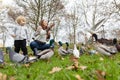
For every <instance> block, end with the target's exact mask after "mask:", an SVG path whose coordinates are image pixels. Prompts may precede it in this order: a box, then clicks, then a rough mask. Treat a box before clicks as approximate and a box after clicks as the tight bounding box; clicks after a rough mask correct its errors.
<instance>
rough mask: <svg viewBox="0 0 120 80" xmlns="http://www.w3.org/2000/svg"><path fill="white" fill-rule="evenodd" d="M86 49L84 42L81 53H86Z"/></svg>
mask: <svg viewBox="0 0 120 80" xmlns="http://www.w3.org/2000/svg"><path fill="white" fill-rule="evenodd" d="M85 51H86V48H85V45H84V44H83V43H82V44H81V47H80V50H79V52H80V53H81V54H84V53H85Z"/></svg>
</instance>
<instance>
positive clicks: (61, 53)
mask: <svg viewBox="0 0 120 80" xmlns="http://www.w3.org/2000/svg"><path fill="white" fill-rule="evenodd" d="M58 44H59V48H58V54H59V55H60V56H65V55H67V54H68V52H67V51H66V50H65V49H63V43H62V42H61V41H59V42H58Z"/></svg>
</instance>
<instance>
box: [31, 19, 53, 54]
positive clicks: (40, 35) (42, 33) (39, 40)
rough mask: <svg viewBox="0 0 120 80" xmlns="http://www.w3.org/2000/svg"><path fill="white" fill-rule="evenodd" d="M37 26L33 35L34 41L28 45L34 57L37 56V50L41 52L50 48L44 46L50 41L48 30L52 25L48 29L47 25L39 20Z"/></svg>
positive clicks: (48, 45) (47, 45)
mask: <svg viewBox="0 0 120 80" xmlns="http://www.w3.org/2000/svg"><path fill="white" fill-rule="evenodd" d="M39 25H40V26H39V27H37V30H36V32H35V34H34V38H33V39H34V41H32V42H31V43H30V47H31V49H32V50H33V53H34V55H37V54H38V50H41V51H43V50H45V49H49V48H50V44H46V42H48V40H49V39H50V29H51V28H52V27H53V26H54V24H51V25H50V27H48V26H47V25H48V23H47V22H46V21H45V20H41V21H40V23H39Z"/></svg>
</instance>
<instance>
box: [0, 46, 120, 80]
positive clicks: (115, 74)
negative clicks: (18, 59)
mask: <svg viewBox="0 0 120 80" xmlns="http://www.w3.org/2000/svg"><path fill="white" fill-rule="evenodd" d="M55 49H56V48H55ZM29 53H30V54H31V53H32V51H31V50H30V49H29ZM69 57H70V56H69V55H68V56H65V57H64V60H61V59H60V58H59V57H58V54H57V49H56V50H55V55H54V56H53V57H52V58H51V59H50V62H49V63H47V62H46V61H44V60H39V61H37V62H35V63H32V64H31V65H30V66H29V67H25V66H24V65H23V64H14V63H12V62H10V61H9V57H8V54H5V62H6V64H5V65H4V66H3V67H1V66H0V72H1V73H3V74H6V75H7V76H8V80H9V78H10V77H11V76H13V77H14V78H15V79H16V80H77V79H76V78H75V75H76V74H79V75H80V76H81V78H82V79H84V80H97V75H96V70H101V71H104V72H106V76H105V79H106V80H120V54H119V53H118V54H116V55H114V56H112V57H111V58H110V57H107V56H102V55H88V54H83V55H82V56H81V57H80V58H79V66H87V69H85V70H81V69H78V70H77V71H76V70H67V69H66V67H67V66H71V65H72V64H73V63H72V61H71V60H70V58H69ZM101 57H102V58H103V59H104V60H103V61H101V60H100V58H101ZM53 67H60V68H62V70H61V71H59V72H56V73H53V74H49V71H51V70H52V68H53Z"/></svg>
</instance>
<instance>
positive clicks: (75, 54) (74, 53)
mask: <svg viewBox="0 0 120 80" xmlns="http://www.w3.org/2000/svg"><path fill="white" fill-rule="evenodd" d="M73 55H74V56H75V57H76V58H79V56H80V53H79V50H78V49H77V47H76V44H74V50H73Z"/></svg>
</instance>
